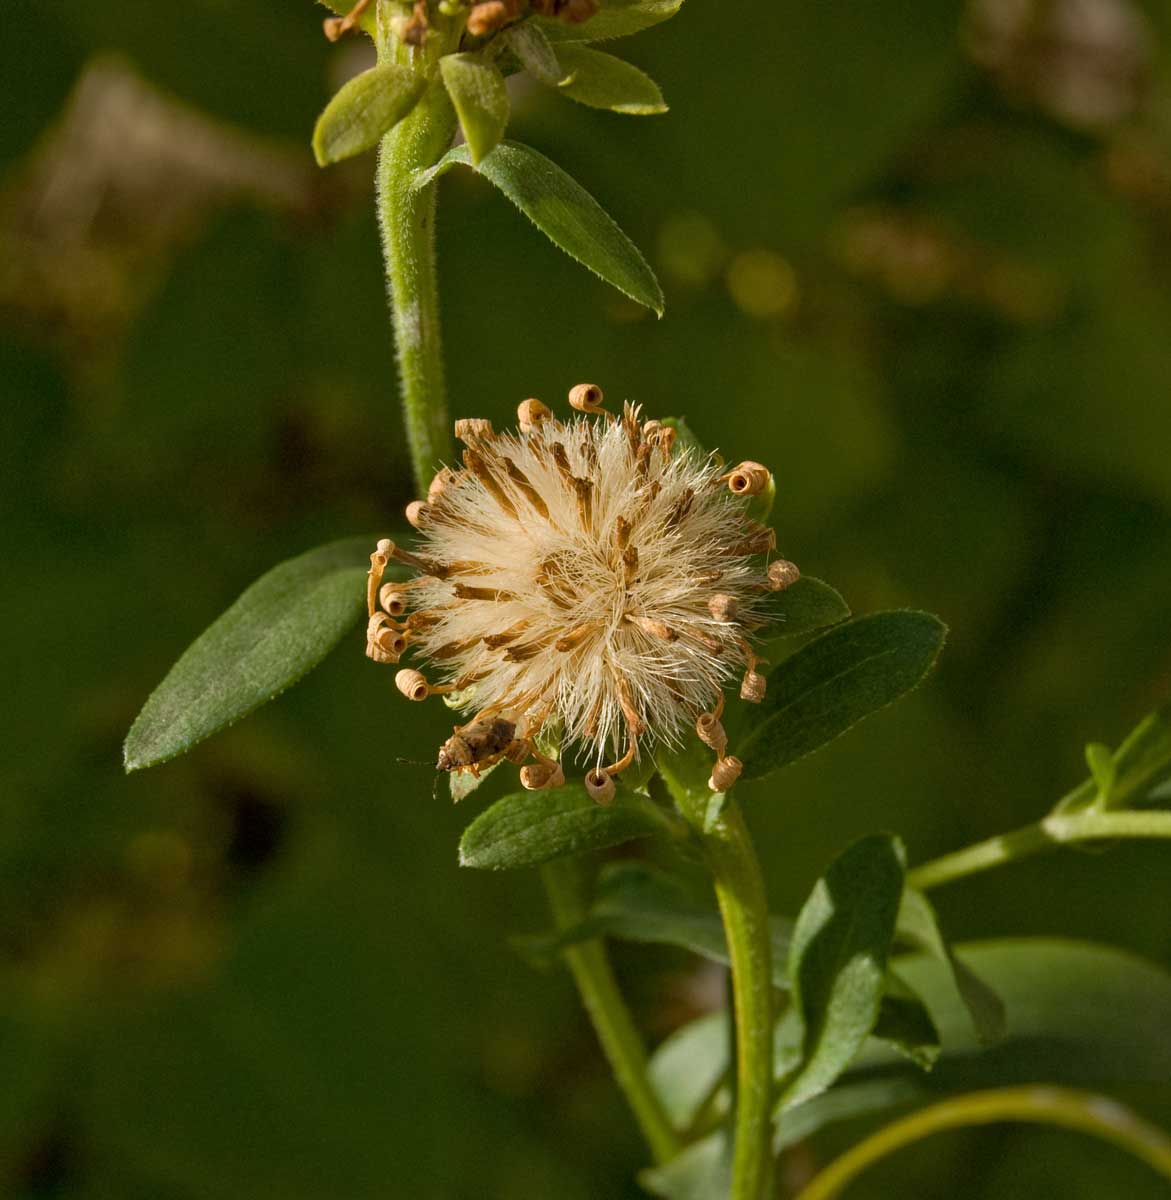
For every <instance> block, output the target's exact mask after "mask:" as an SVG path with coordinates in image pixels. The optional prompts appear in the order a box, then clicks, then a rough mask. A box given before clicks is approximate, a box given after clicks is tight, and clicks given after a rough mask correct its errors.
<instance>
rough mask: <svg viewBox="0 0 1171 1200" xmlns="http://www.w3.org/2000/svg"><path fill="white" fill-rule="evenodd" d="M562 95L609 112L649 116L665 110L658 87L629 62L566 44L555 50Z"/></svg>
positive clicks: (558, 88)
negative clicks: (560, 74)
mask: <svg viewBox="0 0 1171 1200" xmlns="http://www.w3.org/2000/svg"><path fill="white" fill-rule="evenodd" d="M557 60H558V62H559V63H560V64H561V71H562V80H561V82H560V83H559V84H558V85H557V90H558V91H559V92H561V93H562V95H565V96H568V97H569V98H570V99H571V100H576V101H577V102H578V103H579V104H588V105H589V106H590V107H591V108H606V109H609V110H610V111H611V112H619V113H628V114H630V115H631V116H650V115H652V114H654V113H663V112H666V111H667V105H666V104H665V103H664V102H663V94H662V92H660V91H659V85H658V84H657V83H655V81H654V80H653V79H651V78H650V76H649V75H647V74H645V73H644V72H643V71H640V70H639V69H638V68H637V67H636V66H634V65H633V64H631V63H628V62H623V60H622V59H620V58H615V57H614V55H612V54H604V53H603V52H602V51H601V50H591V49H590V48H589V47H588V46H578V45H573V44H572V43H571V44H568V45H563V46H559V47H558V48H557Z"/></svg>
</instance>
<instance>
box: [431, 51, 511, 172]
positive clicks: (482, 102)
mask: <svg viewBox="0 0 1171 1200" xmlns="http://www.w3.org/2000/svg"><path fill="white" fill-rule="evenodd" d="M439 70H440V72H441V74H442V75H443V82H444V85H445V86H446V87H447V94H448V95H449V96H450V97H451V102H452V104H454V105H455V111H456V113H457V115H458V116H459V123H460V128H461V129H462V130H463V131H464V137H465V138H466V139H467V143H468V149H469V150H470V151H471V154H472V165H473V166H479V164H480V163H481V162H482V161H483V159H484V157H485V155H487V154H489V153H490V152H491V151H492V150H493V149H495V147H496V146H497V145H498V144H499V142H500V139H501V138H502V137H503V136H504V129H505V126H506V125H507V124H508V86H507V85H506V84H505V82H504V76H503V75H502V74H501V73H500V69H499V68H498V67H497V66H496V64H495V63H492V62H487V61H485V60H484V59H483V58H481V57H480V55H478V54H445V55H444V56H443V57H442V58H441V59H440V60H439Z"/></svg>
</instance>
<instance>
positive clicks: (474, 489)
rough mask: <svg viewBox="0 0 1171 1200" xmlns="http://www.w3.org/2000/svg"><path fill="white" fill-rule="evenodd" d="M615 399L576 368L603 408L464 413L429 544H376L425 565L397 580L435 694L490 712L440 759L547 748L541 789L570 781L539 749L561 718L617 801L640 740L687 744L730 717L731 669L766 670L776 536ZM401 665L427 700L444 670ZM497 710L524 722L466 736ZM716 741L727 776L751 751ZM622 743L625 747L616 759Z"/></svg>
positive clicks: (469, 762) (535, 774)
mask: <svg viewBox="0 0 1171 1200" xmlns="http://www.w3.org/2000/svg"><path fill="white" fill-rule="evenodd" d="M601 401H602V393H601V389H600V388H597V387H594V386H592V385H584V384H582V385H578V387H576V388H575V389H574V390H573V392H572V393H571V402H572V403H573V404H574V406H575V407H577V408H578V409H579V411H581V410H584V411H585V412H586V413H587V414H598V415H587V416H577V417H575V418H574V419H572V420H569V421H566V422H562V421H559V420H557V419H556V418H555V417H554V416H553V414H552V413H550V412H549V410H548V409H546V408H545V407H544V405H541V404H540V402H539V401H526V403H525V405H522V411H521V414H520V416H521V420H522V430H523V431H522V432H520V433H512V432H504V433H500V434H496V433H494V432H493V431H492V429H491V426H490V425H489V424H488V422H482V421H464V422H460V423H459V430H458V431H459V435H460V436H461V437H462V438H463V439H464V440H465V442H467V443H468V448H467V449H466V450H465V451H464V453H463V461H464V470H462V471H454V470H452V469H451V468H444V469H443V471H442V472H441V473H440V475H441V477H442V484H441V486H439V487H432V489H431V490H430V494H429V498H428V504H427V505H426V506H425V509H426V519H425V520H416V521H415V522H414V523H415V524H416V525H417V527H418V529H419V532H420V536H419V538H418V544H417V546H416V548H415V551H414V552H413V553H410V552H407V551H400V550H398V549H397V548H394V547H391V550H389V551H386V552H384V553H382V554H381V557H380V555H379V553H377V552H376V554H375V555H374V556H372V563H373V565H372V576H373V575H374V574H375V572H378V573H380V571H381V567H380V565H379V561H380V562H381V566H385V562H386V557H387V555H390V556H392V557H396V558H398V559H399V561H404V562H407V563H409V564H412V565H416V566H421V568H422V574H421V575H420V577H419V578H417V579H415V580H414V581H412V583H411V585H410V586H409V590H407V591H403V590H402V585H399V587H398V589H397V590H396V592H395V595H396V598H401V597H402V596H406V597H407V598H408V599H409V603H410V605H411V607H412V609H413V610H414V611H413V612H412V613H411V615H410V616H409V617H407V618H406V620H405V625H404V627H403V628H404V629H405V631H406V632H405V633H403V634H401V635H399V636H400V637H402V638H405V639H406V640H408V641H409V645H410V651H411V652H412V653H413V654H414V655H415V656H416V657H417V658H418V660H419V661H420V662H421V663H422V662H428V663H430V664H431V666H432V667H433V668H434V670H435V671H436V673H437V674H439V675H442V676H443V682H442V683H441V684H440V685H439V686H432V687H430V688H429V691H430V692H436V691H448V692H454V693H455V695H453V696H452V697H451V700H452V701H453V702H458V706H459V707H461V708H462V709H463V710H464V711H466V712H467V713H468V714H469V716H470V717H473V718H474V719H473V720H472V721H471V722H470V723H469V724H468V725H466V726H465V727H464V730H463V731H460V730H457V731H456V734H455V735H454V736H453V738H452V739H450V740H449V742H448V743H446V744H445V752H444V754H442V755H441V757H440V766H441V768H443V769H465V768H466V769H478V768H479V767H481V766H483V765H485V763H486V762H487V761H488V759H489V758H491V761H496V760H497V759H499V758H501V757H509V758H511V759H513V760H514V761H523V758H524V756H525V755H526V754H527V753H530V752H531V753H533V754H534V755H535V756H536V758H537V762H536V763H534V764H532V765H530V766H528V767H525V768H524V769H523V771H522V781H523V782H524V784H525V786H526V787H549V786H557V784H558V783H560V782H561V780H562V779H563V773H562V771H561V769H560V766H559V765H557V764H554V763H552V760H548V759H544V758H543V757H542V756H541V755H539V754H536V752H535V751H533V750H532V747H531V743H532V740H533V739H534V738H536V737H537V736H538V735H539V734H540V732H541V731H542V729H543V728H544V727H545V726H547V725H555V726H556V727H557V728H559V729H560V730H561V731H562V737H563V742H564V744H566V745H574V746H576V747H577V748H578V750H579V751H580V752H581V753H582V756H583V757H586V758H587V759H588V760H590V761H591V762H592V770H591V772H590V774H589V777H588V778H589V781H590V786H589V791H590V793H591V794H592V795H594V796H595V797H596V798H597V799H598V800H599V801H601V802H606V801H608V800H609V798H610V796H611V795H612V784H610V785H607V782H606V781H607V780H609V779H610V777H611V776H612V775H615V774H617V773H618V772H619V771H620V770H622V769H623V768H624V767H625V766H627V765H629V763H630V762H632V761H633V760H634V759H635V758H636V757H637V756H638V754H639V752H640V748H647V747H649V746H651V745H653V744H655V743H665V744H668V745H678V744H679V743H680V741H681V740H682V738H683V736H684V735H685V734H686V733H692V735H693V736H694V733H693V731H694V730H695V729H696V725H697V720H699V722H700V728H701V730H702V731H703V732H707V731H709V729H710V731H711V732H712V733H714V732H715V730H717V729H718V730H719V733H721V734H722V732H723V730H722V726H720V725H719V720H718V717H719V713H720V711H722V708H723V699H722V696H723V690H724V687H725V686H726V685H727V684H728V683H730V682H731V681H732V679H733V678H734V677H736V676H737V675H740V674H742V673H744V672H745V671H747V673H748V676H749V678H750V679H751V684H750V685H749V687H750V690H751V689H752V688H754V687H755V686H756V685H757V681H759V683H760V684H763V680H762V679H761V678H760V677H759V676H755V671H754V668H755V664H756V659H755V658H754V656H753V654H752V650H751V648H750V646H749V643H748V640H747V638H748V636H749V635H750V633H751V630H752V629H753V628H754V627H756V626H757V625H759V624H760V623H761V602H762V597H763V595H764V594H765V593H767V592H768V591H769V590H770V580H769V578H768V576H767V574H766V571H765V564H764V562H763V561H762V560H760V559H758V558H757V557H756V556H757V555H758V554H760V553H767V551H768V550H769V549H770V548H771V546H772V544H773V537H772V531H771V530H764V529H763V527H761V526H758V525H756V524H755V523H753V522H751V521H749V520H748V519H747V518H746V517H745V516H744V509H745V507H746V502H745V500H744V499H742V498H741V496H739V495H738V494H737V492H736V489H729V488H728V487H727V486H726V484H727V482H728V478H727V476H726V475H721V472H720V467H719V465H718V464H717V463H716V461H715V460H714V459H712V458H710V457H709V458H705V457H703V456H702V455H700V454H698V453H696V452H695V451H693V450H690V449H685V448H676V447H674V445H673V437H672V436H669V435H671V434H673V432H674V431H673V430H671V429H669V428H668V427H665V426H663V425H661V424H660V423H659V422H654V421H650V422H643V421H642V420H641V418H640V414H639V410H638V409H637V408H634V407H633V406H631V405H629V404H627V405H626V406H625V409H624V411H623V413H622V416H621V417H620V418H619V417H616V416H614V415H613V414H609V413H606V412H605V410H604V409H602V408H601ZM751 466H752V467H753V468H754V469H755V468H756V467H757V464H751ZM759 470H764V468H759ZM746 490H750V489H746ZM419 507H420V506H419V505H418V502H415V503H414V504H413V505H412V508H411V513H412V516H413V517H418V515H419ZM375 560H379V561H375ZM375 590H376V589H375V588H374V587H373V586H372V587H371V589H370V594H371V595H374V594H375ZM378 645H379V646H380V645H381V644H380V643H379V644H378ZM398 646H399V643H398V642H397V641H396V642H395V645H394V647H393V648H394V649H398ZM388 648H389V647H388ZM429 674H430V672H429ZM754 676H755V677H754ZM400 679H402V680H403V683H402V684H400V687H402V690H403V691H404V692H406V693H407V694H408V695H411V696H412V698H414V696H415V695H420V694H422V693H423V689H424V688H427V687H428V685H427V683H426V681H425V680H424V679H423V677H422V676H421V675H418V674H417V673H412V674H411V675H410V676H409V682H410V683H411V684H412V685H413V686H412V687H410V688H408V687H406V686H403V684H405V683H406V682H407V678H406V672H402V673H400ZM760 690H761V691H763V688H761V689H760ZM750 698H756V697H755V695H754V696H753V697H750ZM713 706H715V707H716V712H715V713H714V714H708V710H709V709H711V708H713ZM705 714H707V715H709V716H711V721H706V722H705V721H704V720H703V718H704V716H705ZM486 721H494V722H495V726H496V727H499V726H501V725H506V724H507V725H511V726H514V727H515V743H514V744H512V745H511V746H505V745H499V744H497V742H498V741H499V737H497V738H495V739H493V738H490V737H487V736H486V735H485V736H477V737H470V736H469V737H461V736H460V735H461V732H462V733H468V732H471V731H477V732H479V731H482V730H483V729H485V728H487V726H486V725H485V722H486ZM713 723H714V724H713ZM704 740H705V741H706V742H707V743H708V744H709V745H711V746H712V747H713V749H715V750H716V753H717V756H718V758H719V760H720V761H722V762H726V763H728V766H726V767H724V768H722V769H721V770H719V771H717V772H715V775H716V776H718V777H719V778H718V780H717V782H724V781H726V780H727V779H728V776H729V775H730V773H731V766H730V764H731V762H732V761H734V760H729V759H727V758H726V757H725V754H724V743H723V742H720V744H718V745H717V744H716V743H717V742H719V741H720V739H719V738H718V737H705V738H704ZM725 741H726V739H725ZM609 755H614V756H616V757H618V758H619V761H618V762H616V763H613V764H611V765H610V766H608V767H603V765H602V764H603V760H604V759H605V758H606V757H607V756H609ZM555 766H556V767H557V769H556V770H554V769H553V768H554V767H555Z"/></svg>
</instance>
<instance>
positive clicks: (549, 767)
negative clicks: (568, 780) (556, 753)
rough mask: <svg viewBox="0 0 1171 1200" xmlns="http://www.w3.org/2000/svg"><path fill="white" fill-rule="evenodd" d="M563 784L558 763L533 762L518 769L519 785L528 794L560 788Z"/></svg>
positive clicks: (563, 776)
mask: <svg viewBox="0 0 1171 1200" xmlns="http://www.w3.org/2000/svg"><path fill="white" fill-rule="evenodd" d="M564 782H565V773H564V772H563V771H562V770H561V764H560V763H558V762H535V763H529V765H528V766H527V767H521V769H520V785H521V787H523V788H527V789H528V790H529V791H530V792H539V791H542V790H544V789H545V788H556V787H560V786H561V785H562V784H563V783H564Z"/></svg>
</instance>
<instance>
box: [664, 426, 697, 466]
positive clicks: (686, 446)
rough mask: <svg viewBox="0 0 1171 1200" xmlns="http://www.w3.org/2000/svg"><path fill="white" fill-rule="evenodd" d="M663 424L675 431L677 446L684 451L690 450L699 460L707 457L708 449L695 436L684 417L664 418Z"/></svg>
mask: <svg viewBox="0 0 1171 1200" xmlns="http://www.w3.org/2000/svg"><path fill="white" fill-rule="evenodd" d="M663 424H664V425H666V426H667V428H668V429H673V430H675V444H676V445H677V446H678V447H679V448H680V449H682V450H690V451H691V452H692V454H694V455H695V456H696V457H697V458H701V459H702V458H706V457H707V447H706V446H705V445H704V444H703V443H702V442H701V441H700V440H699V438H698V437H696V436H695V432H694V430H692V428H691V426H690V425H688V424H687V421H686V419H685V418H683V417H664V418H663Z"/></svg>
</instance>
